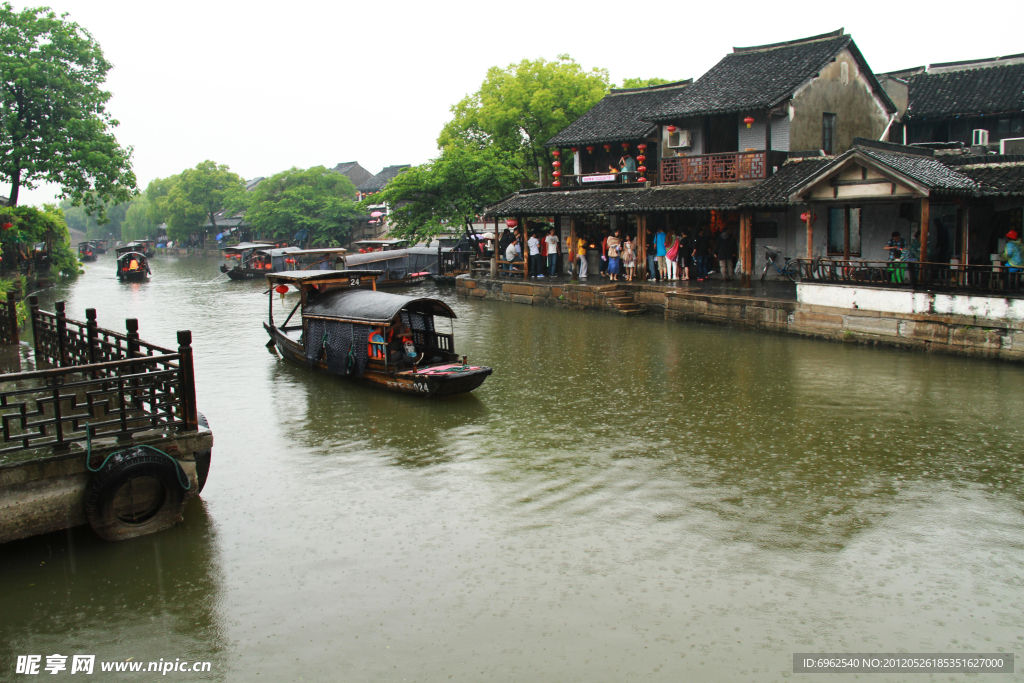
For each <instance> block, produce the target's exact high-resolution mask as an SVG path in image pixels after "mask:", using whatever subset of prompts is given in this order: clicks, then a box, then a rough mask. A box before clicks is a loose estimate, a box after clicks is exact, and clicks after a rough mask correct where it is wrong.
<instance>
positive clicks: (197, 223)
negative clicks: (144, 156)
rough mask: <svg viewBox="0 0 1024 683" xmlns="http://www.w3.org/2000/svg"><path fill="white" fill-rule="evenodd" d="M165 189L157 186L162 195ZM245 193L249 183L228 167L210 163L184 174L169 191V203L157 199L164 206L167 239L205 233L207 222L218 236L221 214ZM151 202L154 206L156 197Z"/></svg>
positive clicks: (188, 170) (175, 178) (151, 185)
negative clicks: (218, 220)
mask: <svg viewBox="0 0 1024 683" xmlns="http://www.w3.org/2000/svg"><path fill="white" fill-rule="evenodd" d="M154 182H156V181H154ZM150 187H153V184H152V183H150ZM161 187H162V186H161V185H157V186H156V187H154V188H153V189H154V190H156V191H158V190H160V189H161ZM244 192H245V182H244V181H243V180H242V178H241V177H240V176H239V175H238V174H237V173H232V172H231V169H229V168H228V167H227V166H226V165H224V164H217V163H215V162H213V161H209V160H207V161H204V162H202V163H200V164H197V165H196V167H195V168H190V169H187V170H185V171H182V172H181V173H180V174H179V175H177V176H175V177H174V182H173V183H172V184H171V185H170V187H169V188H168V189H167V195H166V199H164V198H158V199H157V201H159V202H161V203H162V209H161V211H162V212H163V216H164V218H165V220H166V221H167V236H168V237H169V238H170V239H172V240H175V241H180V240H183V239H186V238H187V237H188V236H189V234H191V233H193V232H196V231H198V230H201V229H202V225H203V223H205V222H206V220H207V219H209V221H210V223H211V224H212V226H213V227H212V231H213V232H214V233H216V232H217V231H218V230H217V219H216V214H217V212H218V211H221V210H222V209H225V208H227V207H228V206H232V205H235V204H238V203H239V197H240V196H241V195H242V194H243V193H244ZM150 202H154V197H153V196H150ZM158 213H159V211H158Z"/></svg>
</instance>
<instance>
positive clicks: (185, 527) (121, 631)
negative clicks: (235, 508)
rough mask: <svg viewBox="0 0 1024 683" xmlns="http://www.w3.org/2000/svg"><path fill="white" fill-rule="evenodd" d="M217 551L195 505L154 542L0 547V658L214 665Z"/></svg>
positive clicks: (88, 539) (35, 542) (45, 539)
mask: <svg viewBox="0 0 1024 683" xmlns="http://www.w3.org/2000/svg"><path fill="white" fill-rule="evenodd" d="M215 548H216V534H215V533H214V529H213V523H212V521H211V520H210V519H209V517H208V515H207V511H206V507H205V505H204V504H203V502H202V501H201V500H198V501H192V503H190V504H189V507H188V509H187V511H186V514H185V520H184V522H183V523H182V524H180V525H178V526H177V527H175V528H174V529H172V530H170V531H168V532H165V533H162V534H158V535H154V536H146V537H143V538H139V539H134V540H131V541H124V542H121V543H106V542H104V541H101V540H99V539H98V538H96V536H94V535H93V534H92V533H91V532H90V531H89V530H88V528H86V527H79V528H77V529H74V530H71V531H67V532H59V533H53V534H47V535H44V536H37V537H35V538H31V539H25V540H22V541H16V542H14V543H10V544H7V545H5V546H4V547H3V553H2V554H0V575H2V576H3V578H4V597H3V619H2V620H0V652H3V653H7V654H9V655H16V654H42V655H44V656H45V655H48V654H53V653H59V654H64V655H71V654H94V655H96V659H97V661H113V660H125V659H127V658H128V657H133V658H134V659H135V660H136V661H145V662H149V661H156V660H159V659H160V658H164V659H168V658H170V659H171V660H173V659H174V658H176V657H178V658H181V659H191V660H210V659H220V658H222V653H223V651H224V648H225V646H226V642H225V639H224V627H223V624H221V623H220V621H219V618H218V615H217V612H216V609H215V606H216V602H217V600H218V599H219V594H220V587H219V585H218V575H219V572H218V569H217V560H216V551H215ZM44 661H45V660H44ZM3 664H4V666H5V667H6V665H7V664H8V662H6V661H4V663H3ZM97 667H98V665H97ZM5 673H8V672H7V671H5ZM97 673H98V671H97ZM207 677H208V678H210V677H211V676H209V675H207ZM4 678H5V679H6V676H5V677H4ZM212 678H214V679H216V678H219V676H217V675H214V676H212Z"/></svg>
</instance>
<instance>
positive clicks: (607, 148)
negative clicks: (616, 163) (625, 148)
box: [604, 144, 612, 152]
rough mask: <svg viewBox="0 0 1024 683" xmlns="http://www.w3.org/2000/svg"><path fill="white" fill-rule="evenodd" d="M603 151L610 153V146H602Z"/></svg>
mask: <svg viewBox="0 0 1024 683" xmlns="http://www.w3.org/2000/svg"><path fill="white" fill-rule="evenodd" d="M604 151H606V152H610V151H612V146H611V145H610V144H606V145H605V146H604Z"/></svg>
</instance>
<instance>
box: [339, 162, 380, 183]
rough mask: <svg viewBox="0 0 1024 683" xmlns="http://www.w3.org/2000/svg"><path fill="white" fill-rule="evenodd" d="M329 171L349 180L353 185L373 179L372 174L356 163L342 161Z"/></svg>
mask: <svg viewBox="0 0 1024 683" xmlns="http://www.w3.org/2000/svg"><path fill="white" fill-rule="evenodd" d="M331 170H332V171H334V172H335V173H340V174H342V175H343V176H345V177H346V178H348V179H349V180H351V181H352V184H353V185H359V184H361V183H365V182H366V181H367V180H369V179H370V178H372V177H373V174H372V173H370V172H369V171H367V170H366V169H365V168H363V167H362V166H360V165H359V162H358V161H343V162H341V163H340V164H338V165H337V166H335V167H334V168H332V169H331Z"/></svg>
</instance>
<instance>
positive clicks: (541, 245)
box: [498, 226, 739, 282]
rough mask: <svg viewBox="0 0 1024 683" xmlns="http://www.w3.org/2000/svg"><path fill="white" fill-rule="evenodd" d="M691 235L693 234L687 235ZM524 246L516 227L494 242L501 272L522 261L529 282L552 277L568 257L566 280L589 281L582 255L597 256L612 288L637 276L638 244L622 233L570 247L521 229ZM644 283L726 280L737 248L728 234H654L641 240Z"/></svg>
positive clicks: (547, 232)
mask: <svg viewBox="0 0 1024 683" xmlns="http://www.w3.org/2000/svg"><path fill="white" fill-rule="evenodd" d="M691 232H692V233H693V234H691ZM526 234H527V238H526V242H525V245H524V243H523V237H522V232H521V231H520V229H519V227H516V228H513V229H512V230H505V231H504V232H503V233H502V235H501V237H500V239H499V240H498V253H499V254H500V255H501V256H502V258H503V264H502V267H503V269H504V270H506V271H511V270H518V269H519V268H520V264H521V263H522V262H523V260H524V249H525V257H526V258H528V259H529V262H528V267H529V272H530V276H531V277H536V278H543V277H554V276H555V275H557V274H558V272H559V271H560V270H561V268H560V259H559V256H560V255H561V254H563V253H566V251H568V253H569V256H570V257H571V258H570V264H571V266H570V268H571V273H570V274H571V275H572V276H573V278H574V279H579V280H586V279H587V278H588V276H589V275H590V272H589V271H590V264H589V261H588V258H587V252H588V250H591V249H592V250H599V251H600V261H599V264H600V265H599V272H598V273H597V274H598V276H599V277H607V278H608V279H609V280H610V281H612V282H618V281H624V282H633V281H635V280H637V279H638V278H639V277H640V276H641V275H640V273H639V272H638V271H639V270H640V268H641V266H643V265H644V264H643V263H641V259H640V254H641V249H640V246H641V245H640V244H639V243H638V242H637V238H636V235H635V234H630V233H626V232H625V231H623V230H620V229H617V230H610V229H605V230H602V231H601V233H600V235H599V236H595V237H593V238H590V237H587V236H586V235H580V236H579V237H577V238H576V239H575V244H562V241H561V238H559V236H558V234H557V231H556V230H555V228H553V227H547V226H545V228H544V229H533V230H530V229H529V227H528V229H527V233H526ZM646 247H647V252H646V253H647V263H646V265H647V270H646V274H647V279H648V280H649V281H655V282H679V281H686V280H699V281H702V280H706V279H708V278H709V277H711V275H713V274H715V273H718V274H719V275H720V276H721V278H722V279H724V280H731V279H732V276H733V271H734V268H735V265H736V257H737V254H738V252H739V245H738V243H737V241H736V238H735V236H734V235H733V233H732V230H731V229H729V228H725V229H724V230H721V231H719V232H717V233H715V232H712V230H711V228H710V227H708V226H705V227H703V228H700V229H698V230H692V231H691V230H688V229H685V228H682V229H659V230H657V231H656V232H653V233H652V234H650V235H649V236H648V238H647V245H646Z"/></svg>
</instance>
